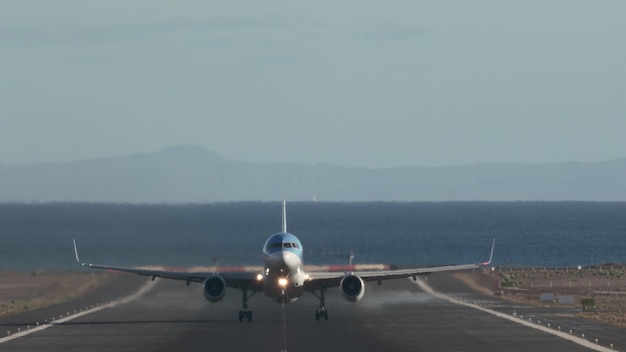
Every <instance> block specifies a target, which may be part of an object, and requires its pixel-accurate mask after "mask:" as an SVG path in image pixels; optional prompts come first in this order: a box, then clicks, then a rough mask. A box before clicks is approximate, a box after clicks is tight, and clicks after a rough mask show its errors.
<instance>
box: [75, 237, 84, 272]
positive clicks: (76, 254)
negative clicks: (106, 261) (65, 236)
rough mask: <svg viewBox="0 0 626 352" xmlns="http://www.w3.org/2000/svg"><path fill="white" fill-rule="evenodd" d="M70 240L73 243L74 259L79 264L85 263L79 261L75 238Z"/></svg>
mask: <svg viewBox="0 0 626 352" xmlns="http://www.w3.org/2000/svg"><path fill="white" fill-rule="evenodd" d="M72 242H73V243H74V255H75V256H76V261H77V262H78V264H80V265H85V263H83V262H81V261H80V258H79V257H78V247H77V246H76V239H75V238H72Z"/></svg>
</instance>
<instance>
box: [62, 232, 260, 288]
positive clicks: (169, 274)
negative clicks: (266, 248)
mask: <svg viewBox="0 0 626 352" xmlns="http://www.w3.org/2000/svg"><path fill="white" fill-rule="evenodd" d="M74 254H75V255H76V261H77V262H78V263H79V264H80V265H82V266H86V267H89V268H93V269H103V270H112V271H120V272H126V273H134V274H137V275H142V276H151V277H152V280H154V279H155V278H157V277H162V278H164V279H173V280H181V281H185V282H186V283H187V285H189V283H190V282H199V283H202V282H204V281H205V280H206V279H207V278H208V277H210V276H213V275H219V276H221V277H222V278H223V279H224V281H226V285H227V286H228V287H233V288H238V289H242V288H246V289H248V290H252V291H263V285H262V284H261V282H259V281H258V280H256V273H253V272H223V273H222V272H209V271H199V272H187V271H175V270H155V269H142V268H132V267H123V266H112V265H100V264H92V263H86V262H83V261H81V260H80V258H79V257H78V249H77V247H76V240H74Z"/></svg>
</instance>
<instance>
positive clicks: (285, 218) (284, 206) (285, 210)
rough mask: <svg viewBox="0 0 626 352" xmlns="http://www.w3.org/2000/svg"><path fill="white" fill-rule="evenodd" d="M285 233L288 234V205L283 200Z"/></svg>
mask: <svg viewBox="0 0 626 352" xmlns="http://www.w3.org/2000/svg"><path fill="white" fill-rule="evenodd" d="M283 232H287V204H286V202H285V201H284V200H283Z"/></svg>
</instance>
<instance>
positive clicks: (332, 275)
mask: <svg viewBox="0 0 626 352" xmlns="http://www.w3.org/2000/svg"><path fill="white" fill-rule="evenodd" d="M495 244H496V240H495V239H494V240H493V243H492V245H491V254H490V257H489V260H488V261H486V262H482V263H475V264H460V265H446V266H434V267H422V268H411V269H395V270H376V271H354V272H348V273H346V272H309V273H307V274H308V275H309V280H308V282H307V283H306V285H307V286H306V287H307V288H308V289H316V288H319V287H336V286H339V284H340V283H341V279H343V278H344V277H345V276H346V274H353V275H356V276H358V277H360V278H361V279H363V281H382V280H389V279H397V278H403V277H413V279H414V280H415V279H416V278H417V276H420V275H428V274H432V273H437V272H443V271H457V270H467V269H475V268H481V267H485V266H488V265H489V264H491V260H492V259H493V249H494V247H495Z"/></svg>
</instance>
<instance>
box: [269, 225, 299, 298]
mask: <svg viewBox="0 0 626 352" xmlns="http://www.w3.org/2000/svg"><path fill="white" fill-rule="evenodd" d="M263 252H264V263H263V273H262V276H263V277H262V280H263V291H264V292H265V295H266V296H268V297H270V298H271V299H272V300H274V301H276V302H279V303H289V302H293V301H295V300H296V299H297V298H298V297H300V296H302V294H303V293H304V290H303V288H304V281H305V280H306V274H305V273H304V271H303V270H302V245H301V244H300V241H299V240H298V239H297V238H296V237H295V236H294V235H292V234H289V233H278V234H275V235H272V237H270V238H269V239H268V240H267V242H266V244H265V247H264V250H263Z"/></svg>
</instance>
